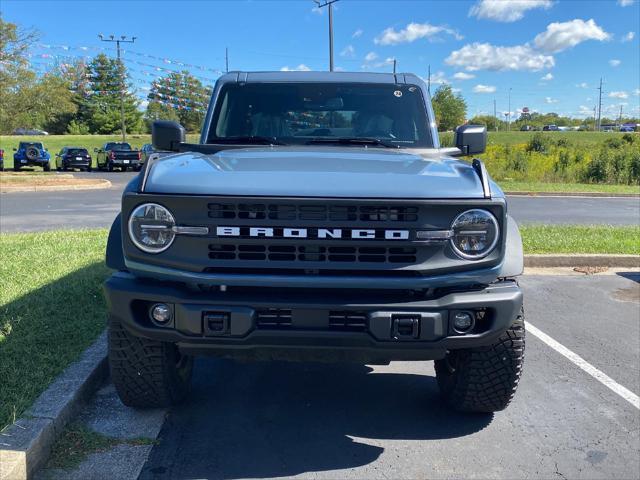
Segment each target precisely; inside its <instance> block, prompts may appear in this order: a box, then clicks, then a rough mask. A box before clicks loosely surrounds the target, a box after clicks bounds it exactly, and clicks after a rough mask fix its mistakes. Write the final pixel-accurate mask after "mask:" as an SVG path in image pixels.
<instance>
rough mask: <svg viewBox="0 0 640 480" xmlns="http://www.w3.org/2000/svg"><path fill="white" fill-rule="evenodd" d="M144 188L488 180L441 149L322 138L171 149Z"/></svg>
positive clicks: (438, 187) (350, 192) (382, 189)
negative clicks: (320, 141) (327, 142)
mask: <svg viewBox="0 0 640 480" xmlns="http://www.w3.org/2000/svg"><path fill="white" fill-rule="evenodd" d="M144 191H145V192H146V193H166V194H192V195H233V196H269V197H272V196H275V197H332V198H463V199H466V198H482V197H483V191H482V183H481V182H480V179H479V178H478V176H477V174H476V173H475V171H474V169H473V168H472V167H471V165H470V164H469V163H467V162H463V161H460V160H456V159H454V158H451V157H446V156H442V154H441V153H439V152H438V151H437V150H434V151H432V153H431V152H430V153H427V154H422V155H418V154H414V153H408V152H407V151H402V150H385V149H381V148H361V147H316V146H314V147H309V146H304V147H252V148H243V149H228V150H223V151H220V152H218V153H216V154H210V155H205V154H200V153H181V154H176V155H170V156H167V157H164V158H162V159H160V160H158V161H157V162H156V163H154V164H153V166H152V167H151V170H150V172H149V173H148V176H147V180H146V183H145V188H144ZM498 191H499V190H498Z"/></svg>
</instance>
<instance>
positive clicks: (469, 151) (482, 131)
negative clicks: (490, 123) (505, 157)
mask: <svg viewBox="0 0 640 480" xmlns="http://www.w3.org/2000/svg"><path fill="white" fill-rule="evenodd" d="M456 147H457V148H458V149H459V150H460V151H461V152H462V155H475V154H476V153H482V152H484V151H485V150H486V148H487V127H485V126H484V125H462V126H460V127H458V128H456Z"/></svg>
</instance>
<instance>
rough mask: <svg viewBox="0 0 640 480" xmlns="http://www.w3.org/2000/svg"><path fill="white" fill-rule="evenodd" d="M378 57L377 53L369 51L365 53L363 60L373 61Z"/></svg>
mask: <svg viewBox="0 0 640 480" xmlns="http://www.w3.org/2000/svg"><path fill="white" fill-rule="evenodd" d="M377 58H378V54H377V53H376V52H369V53H367V54H366V55H365V57H364V61H365V62H373V61H374V60H376V59H377Z"/></svg>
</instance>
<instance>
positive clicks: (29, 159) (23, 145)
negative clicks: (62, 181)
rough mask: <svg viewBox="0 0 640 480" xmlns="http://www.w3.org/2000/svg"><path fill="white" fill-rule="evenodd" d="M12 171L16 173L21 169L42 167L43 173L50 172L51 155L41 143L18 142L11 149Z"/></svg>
mask: <svg viewBox="0 0 640 480" xmlns="http://www.w3.org/2000/svg"><path fill="white" fill-rule="evenodd" d="M13 151H14V152H16V153H14V154H13V169H14V170H15V171H16V172H17V171H19V170H20V169H21V168H22V167H33V166H36V167H42V169H43V170H44V171H45V172H48V171H49V170H51V163H50V162H51V155H49V152H48V151H47V149H46V148H44V145H43V144H42V143H41V142H20V144H19V145H18V148H14V149H13Z"/></svg>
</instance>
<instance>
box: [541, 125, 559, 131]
mask: <svg viewBox="0 0 640 480" xmlns="http://www.w3.org/2000/svg"><path fill="white" fill-rule="evenodd" d="M559 130H560V129H559V128H558V126H557V125H545V126H544V127H542V131H543V132H557V131H559Z"/></svg>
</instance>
